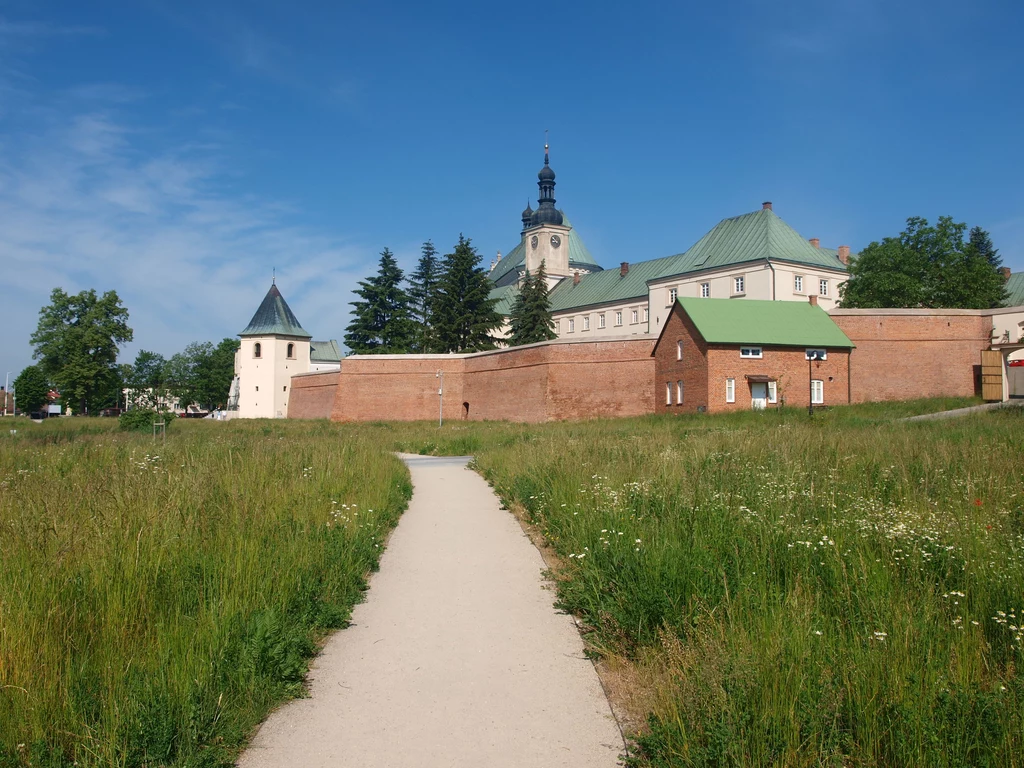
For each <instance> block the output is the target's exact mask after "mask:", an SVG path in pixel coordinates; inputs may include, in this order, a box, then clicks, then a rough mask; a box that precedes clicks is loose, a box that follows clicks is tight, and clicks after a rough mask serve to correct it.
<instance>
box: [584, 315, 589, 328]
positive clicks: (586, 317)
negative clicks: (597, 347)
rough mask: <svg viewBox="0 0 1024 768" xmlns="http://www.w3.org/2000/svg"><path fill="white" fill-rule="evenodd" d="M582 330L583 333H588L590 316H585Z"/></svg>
mask: <svg viewBox="0 0 1024 768" xmlns="http://www.w3.org/2000/svg"><path fill="white" fill-rule="evenodd" d="M583 330H584V331H589V330H590V315H586V316H585V317H584V318H583Z"/></svg>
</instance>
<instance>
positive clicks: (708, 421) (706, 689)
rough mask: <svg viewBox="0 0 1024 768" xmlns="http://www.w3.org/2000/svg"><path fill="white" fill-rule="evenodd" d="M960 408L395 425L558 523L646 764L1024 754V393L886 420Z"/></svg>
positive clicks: (577, 593)
mask: <svg viewBox="0 0 1024 768" xmlns="http://www.w3.org/2000/svg"><path fill="white" fill-rule="evenodd" d="M962 404H963V403H957V402H950V403H942V404H937V403H934V402H932V403H909V404H885V405H872V406H861V407H853V408H837V409H834V410H833V411H829V412H826V413H820V414H816V415H815V416H814V418H813V419H809V418H808V417H807V414H806V412H800V411H798V410H793V409H790V410H788V411H783V412H778V411H772V412H767V413H761V414H755V413H743V414H733V415H726V416H717V417H707V416H697V415H694V416H684V417H664V418H661V417H651V418H644V419H633V420H621V421H604V422H596V421H595V422H586V423H576V424H555V425H545V426H541V427H523V426H516V425H466V426H458V425H455V426H451V427H449V428H447V431H445V430H441V431H438V430H436V428H435V429H434V434H433V435H432V436H427V435H425V434H424V431H423V430H424V427H422V426H420V427H416V428H411V427H391V428H390V429H391V431H392V432H397V433H399V434H398V435H397V437H396V439H397V440H398V443H399V444H400V445H401V446H402V447H403V448H405V449H406V450H425V451H432V452H437V453H445V452H451V453H467V452H473V453H475V454H476V456H477V466H478V467H479V469H480V470H481V471H482V472H483V474H484V475H485V477H487V478H488V479H489V480H490V481H491V482H492V484H493V485H494V487H495V489H496V490H497V491H498V493H499V494H500V495H501V496H502V498H503V499H505V501H506V502H507V503H508V504H509V505H510V506H511V505H519V506H520V507H521V508H522V510H523V511H524V513H525V514H526V515H527V516H528V518H529V520H530V521H532V522H533V523H534V524H535V525H536V526H537V527H539V529H540V530H541V531H542V532H543V535H544V536H545V537H546V539H547V541H548V543H549V544H550V545H551V547H553V548H554V550H555V552H556V553H557V554H558V556H559V558H560V565H559V567H558V568H556V573H555V576H556V579H557V585H558V590H559V600H560V604H561V605H562V606H563V607H564V608H565V609H566V610H569V611H571V612H572V613H574V614H575V615H577V616H578V617H580V618H581V619H582V620H583V622H584V623H585V624H586V625H587V626H588V628H589V629H590V631H589V632H588V633H587V634H586V638H587V641H588V645H589V647H590V649H591V651H592V652H593V653H594V654H595V655H597V656H599V657H601V658H603V659H605V660H606V661H608V662H610V663H611V666H612V667H613V668H616V669H618V670H619V671H620V672H622V670H625V674H624V676H622V677H621V679H624V680H626V681H627V685H628V686H631V687H632V688H633V689H634V690H632V691H629V692H628V694H629V695H630V697H631V698H632V701H633V705H634V707H637V706H639V708H640V709H641V710H643V711H641V712H634V715H640V716H642V715H644V714H646V715H648V716H649V717H648V722H647V724H646V727H645V728H643V729H641V730H640V732H639V733H638V734H636V741H635V744H634V748H633V750H632V754H631V757H630V764H631V765H636V766H641V765H647V766H677V765H678V766H684V765H685V766H720V765H737V766H762V765H792V766H818V765H835V766H854V765H856V766H861V765H865V766H866V765H871V766H883V765H884V766H889V765H892V766H984V765H990V766H996V765H998V766H1006V765H1024V720H1022V714H1024V683H1022V680H1021V677H1020V675H1019V673H1018V670H1019V668H1020V666H1021V663H1022V661H1024V648H1022V630H1021V625H1022V623H1024V615H1022V614H1024V409H1012V410H1006V411H998V412H991V413H985V414H980V415H978V416H973V417H970V418H964V419H959V420H955V421H942V422H925V423H905V422H900V421H895V420H894V419H895V417H897V416H905V415H911V414H916V413H921V412H927V411H928V410H937V409H938V406H940V405H941V406H947V405H948V406H953V407H955V406H959V405H962ZM403 432H404V433H405V434H401V433H403Z"/></svg>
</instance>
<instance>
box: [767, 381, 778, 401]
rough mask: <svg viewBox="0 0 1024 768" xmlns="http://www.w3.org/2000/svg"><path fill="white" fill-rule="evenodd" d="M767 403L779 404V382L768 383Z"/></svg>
mask: <svg viewBox="0 0 1024 768" xmlns="http://www.w3.org/2000/svg"><path fill="white" fill-rule="evenodd" d="M768 402H769V403H777V402H779V382H777V381H769V382H768Z"/></svg>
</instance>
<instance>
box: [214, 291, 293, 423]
mask: <svg viewBox="0 0 1024 768" xmlns="http://www.w3.org/2000/svg"><path fill="white" fill-rule="evenodd" d="M238 335H239V336H241V337H242V344H241V347H239V350H238V352H236V353H235V381H233V382H232V384H231V391H232V395H233V396H234V395H235V394H236V393H237V408H238V418H242V419H283V418H286V417H287V416H288V398H289V395H290V390H291V378H292V376H294V375H295V374H296V373H305V372H307V371H308V370H309V346H310V344H309V343H310V340H311V339H312V338H313V337H312V336H310V335H309V334H308V333H306V331H305V329H303V327H302V326H301V325H300V324H299V321H298V319H297V318H296V317H295V315H294V313H293V312H292V310H291V308H290V307H289V306H288V302H286V301H285V300H284V296H282V295H281V291H279V290H278V288H277V283H276V281H275V282H274V283H272V284H271V286H270V290H269V291H267V295H266V296H265V297H264V299H263V303H262V304H260V307H259V309H257V310H256V314H255V315H253V316H252V320H250V321H249V325H247V326H246V327H245V330H244V331H242V332H241V333H240V334H238Z"/></svg>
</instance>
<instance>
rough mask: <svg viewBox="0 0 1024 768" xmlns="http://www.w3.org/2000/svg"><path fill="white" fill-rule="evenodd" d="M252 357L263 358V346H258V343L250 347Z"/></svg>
mask: <svg viewBox="0 0 1024 768" xmlns="http://www.w3.org/2000/svg"><path fill="white" fill-rule="evenodd" d="M252 356H253V357H263V345H262V344H260V343H259V342H258V341H257V342H256V343H255V344H253V345H252Z"/></svg>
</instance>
